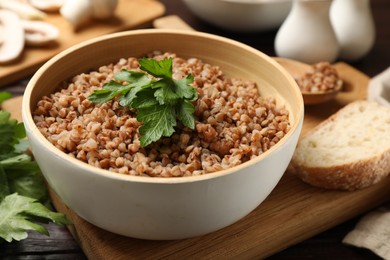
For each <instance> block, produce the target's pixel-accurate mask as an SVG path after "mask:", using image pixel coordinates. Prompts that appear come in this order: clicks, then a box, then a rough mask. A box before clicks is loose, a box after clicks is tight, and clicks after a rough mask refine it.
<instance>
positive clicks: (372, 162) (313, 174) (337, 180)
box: [289, 101, 390, 191]
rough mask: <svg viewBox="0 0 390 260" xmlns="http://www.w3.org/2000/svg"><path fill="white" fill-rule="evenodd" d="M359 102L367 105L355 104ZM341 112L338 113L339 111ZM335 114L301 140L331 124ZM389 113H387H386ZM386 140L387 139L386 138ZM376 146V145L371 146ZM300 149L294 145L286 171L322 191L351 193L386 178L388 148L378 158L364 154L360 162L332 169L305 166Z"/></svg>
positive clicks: (389, 155) (336, 166)
mask: <svg viewBox="0 0 390 260" xmlns="http://www.w3.org/2000/svg"><path fill="white" fill-rule="evenodd" d="M357 102H360V104H362V102H363V103H364V102H367V101H357ZM340 111H341V110H340ZM340 111H339V112H337V113H335V114H333V115H332V116H330V117H329V118H328V119H326V120H325V121H323V122H322V123H320V124H319V125H318V126H317V127H315V128H313V129H312V130H311V131H309V132H308V133H307V135H306V136H305V137H304V138H307V137H308V136H310V135H311V134H313V133H315V131H318V130H319V129H321V127H322V126H324V125H325V124H333V123H334V121H335V120H337V116H338V114H339V113H340ZM388 112H389V113H390V110H389V111H388ZM389 138H390V135H389ZM373 145H380V144H373ZM302 149H305V148H304V147H300V144H299V142H298V146H297V149H296V151H295V154H294V156H293V158H292V160H291V162H290V167H289V170H290V171H291V172H292V173H294V174H295V175H297V176H298V177H299V178H300V179H302V180H303V181H304V182H306V183H308V184H310V185H313V186H316V187H320V188H325V189H333V190H346V191H354V190H358V189H363V188H366V187H369V186H371V185H374V184H375V183H378V182H379V181H381V180H383V179H384V178H386V177H387V176H388V175H389V174H390V147H389V148H388V149H386V150H384V151H383V152H382V153H380V154H376V155H372V154H367V157H366V158H364V159H361V160H355V161H352V162H349V163H344V164H335V165H332V166H318V167H313V166H308V165H307V164H305V160H304V159H305V158H304V156H303V155H302V154H299V155H298V153H302V152H303V150H302Z"/></svg>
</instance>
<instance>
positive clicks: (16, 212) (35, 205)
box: [0, 193, 69, 242]
mask: <svg viewBox="0 0 390 260" xmlns="http://www.w3.org/2000/svg"><path fill="white" fill-rule="evenodd" d="M48 221H52V222H53V223H56V224H69V221H68V220H67V219H66V218H64V215H63V214H61V213H57V212H52V211H50V210H49V209H48V208H46V207H45V206H44V205H42V204H41V203H39V202H38V201H37V200H36V199H33V198H29V197H25V196H21V195H18V194H17V193H13V194H10V195H8V196H6V197H5V198H4V199H3V200H2V201H1V204H0V237H2V238H3V239H4V240H5V241H7V242H11V241H12V240H17V241H20V240H22V239H25V238H27V236H28V234H27V231H26V230H35V231H37V232H39V233H41V234H45V235H49V233H48V231H47V229H46V228H45V227H44V226H42V225H40V224H37V223H36V222H48Z"/></svg>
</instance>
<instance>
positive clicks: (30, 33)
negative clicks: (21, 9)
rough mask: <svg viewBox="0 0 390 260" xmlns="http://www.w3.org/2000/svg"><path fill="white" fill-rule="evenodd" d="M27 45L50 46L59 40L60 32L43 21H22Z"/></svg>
mask: <svg viewBox="0 0 390 260" xmlns="http://www.w3.org/2000/svg"><path fill="white" fill-rule="evenodd" d="M22 26H23V29H24V36H25V40H26V44H27V45H30V46H44V45H48V44H50V43H52V42H54V41H56V40H57V39H58V35H59V30H58V28H57V27H55V26H54V25H52V24H49V23H46V22H42V21H28V20H25V21H22Z"/></svg>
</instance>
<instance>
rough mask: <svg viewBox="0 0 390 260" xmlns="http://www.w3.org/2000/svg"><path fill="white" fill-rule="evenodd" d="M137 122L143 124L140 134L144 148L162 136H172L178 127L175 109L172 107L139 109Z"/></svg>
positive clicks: (158, 106)
mask: <svg viewBox="0 0 390 260" xmlns="http://www.w3.org/2000/svg"><path fill="white" fill-rule="evenodd" d="M137 120H138V121H140V122H143V125H142V126H141V127H140V129H139V132H140V134H141V136H140V142H141V144H143V146H147V145H148V144H150V143H152V142H155V141H157V140H159V139H160V138H161V137H162V136H171V135H172V134H173V133H174V132H175V129H174V128H173V127H174V126H176V115H175V108H174V107H173V106H170V105H156V106H152V107H147V108H140V109H138V114H137Z"/></svg>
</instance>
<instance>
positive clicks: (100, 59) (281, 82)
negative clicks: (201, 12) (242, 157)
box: [22, 29, 303, 239]
mask: <svg viewBox="0 0 390 260" xmlns="http://www.w3.org/2000/svg"><path fill="white" fill-rule="evenodd" d="M157 49H159V50H164V51H172V52H175V53H177V54H178V55H179V56H182V57H198V58H201V59H202V60H204V61H206V62H208V63H211V64H214V65H219V66H220V67H221V68H222V69H223V70H224V71H225V72H226V73H227V74H228V75H230V76H235V77H242V78H248V79H253V80H255V81H257V82H258V84H259V86H260V92H261V94H262V95H264V96H267V95H273V96H276V97H277V99H278V102H283V103H284V104H286V107H287V109H288V110H289V111H290V120H291V123H292V127H291V130H290V131H289V133H288V134H287V135H286V136H285V137H284V138H283V139H282V140H281V141H279V143H278V144H277V145H275V146H274V147H272V148H271V149H270V150H269V151H267V152H265V153H263V154H262V155H260V156H259V157H258V158H256V159H253V160H251V161H249V162H246V163H244V164H242V165H239V166H237V167H234V168H231V169H228V170H224V171H220V172H216V173H211V174H207V175H203V176H193V177H184V178H150V177H136V176H127V175H121V174H116V173H112V172H109V171H106V170H102V169H99V168H95V167H93V166H91V165H88V164H86V163H83V162H81V161H78V160H77V159H74V158H71V157H70V156H68V155H66V154H64V153H63V152H61V151H60V150H58V149H57V148H55V147H54V146H53V145H52V144H51V143H49V141H48V140H46V139H45V138H44V137H43V135H42V134H41V133H40V132H39V130H38V129H37V127H36V126H35V124H34V121H33V118H32V115H31V112H32V110H33V109H34V108H35V106H36V103H37V101H38V100H39V99H40V98H41V97H42V96H43V95H47V94H49V93H52V92H54V90H55V89H56V87H57V86H58V84H59V83H60V82H62V81H64V80H67V79H69V78H70V77H72V76H74V75H77V74H79V73H81V72H86V71H89V70H91V69H96V68H97V67H99V66H101V65H104V64H108V63H111V62H116V61H117V60H118V59H119V58H122V57H130V56H137V57H140V56H142V55H144V54H146V53H148V52H150V51H152V50H157ZM22 114H23V120H24V123H25V127H26V131H27V135H28V139H29V141H30V144H31V147H32V151H33V154H34V156H35V158H36V160H37V162H38V164H39V166H40V167H41V170H42V172H43V174H44V176H45V178H46V179H47V181H48V183H49V184H50V186H51V187H52V188H53V189H54V191H55V192H56V193H57V194H58V195H59V196H60V198H61V199H62V200H63V202H64V203H65V204H66V205H68V206H69V207H70V208H71V209H72V210H73V211H75V212H76V213H77V214H78V215H79V216H81V217H82V218H84V219H85V220H87V221H89V222H90V223H92V224H94V225H96V226H98V227H100V228H103V229H105V230H108V231H111V232H114V233H117V234H121V235H125V236H131V237H136V238H143V239H181V238H187V237H193V236H197V235H202V234H206V233H209V232H212V231H215V230H218V229H220V228H223V227H225V226H227V225H230V224H232V223H234V222H236V221H237V220H239V219H241V218H242V217H244V216H245V215H247V214H248V213H249V212H251V211H252V210H253V209H255V208H256V207H257V206H258V205H259V204H260V203H261V202H262V201H263V200H264V199H265V198H266V197H267V196H268V195H269V193H270V192H271V191H272V190H273V189H274V187H275V186H276V184H277V183H278V181H279V180H280V178H281V177H282V175H283V173H284V171H285V169H286V168H287V165H288V163H289V162H290V159H291V157H292V154H293V152H294V150H295V146H296V144H297V141H298V137H299V134H300V131H301V127H302V122H303V100H302V96H301V94H300V91H299V89H298V86H297V85H296V83H295V81H294V79H293V78H292V77H291V76H290V75H289V74H288V73H287V72H286V71H285V70H284V69H283V68H282V67H281V66H280V65H279V64H278V63H277V62H275V61H274V60H273V59H271V58H270V57H268V56H266V55H264V54H263V53H261V52H259V51H257V50H255V49H253V48H251V47H249V46H246V45H244V44H241V43H238V42H235V41H233V40H229V39H226V38H222V37H219V36H213V35H209V34H205V33H199V32H184V31H174V30H156V29H149V30H135V31H129V32H122V33H116V34H112V35H106V36H102V37H99V38H96V39H93V40H89V41H86V42H84V43H81V44H78V45H76V46H73V47H71V48H69V49H67V50H65V51H63V52H62V53H60V54H58V55H57V56H55V57H54V58H52V59H51V60H50V61H48V62H47V63H46V64H44V65H43V66H42V67H41V68H40V69H39V70H38V71H37V72H36V74H35V75H34V76H33V78H32V79H31V81H30V82H29V84H28V86H27V88H26V91H25V94H24V97H23V108H22Z"/></svg>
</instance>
